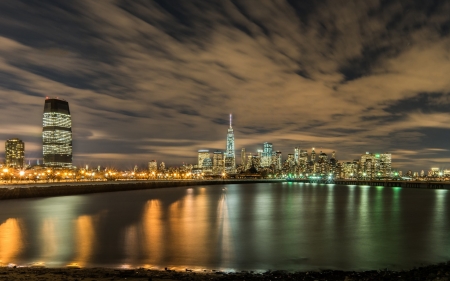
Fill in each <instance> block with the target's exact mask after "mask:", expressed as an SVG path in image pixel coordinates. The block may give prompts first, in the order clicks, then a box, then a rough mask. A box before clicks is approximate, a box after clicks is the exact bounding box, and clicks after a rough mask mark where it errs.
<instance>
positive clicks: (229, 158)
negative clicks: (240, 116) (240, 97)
mask: <svg viewBox="0 0 450 281" xmlns="http://www.w3.org/2000/svg"><path fill="white" fill-rule="evenodd" d="M225 172H227V173H229V174H234V173H236V155H235V151H234V131H233V127H232V115H231V114H230V128H228V134H227V150H226V152H225Z"/></svg>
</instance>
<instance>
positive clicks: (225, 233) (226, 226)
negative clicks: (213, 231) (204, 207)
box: [217, 187, 234, 266]
mask: <svg viewBox="0 0 450 281" xmlns="http://www.w3.org/2000/svg"><path fill="white" fill-rule="evenodd" d="M217 214H218V219H219V224H218V225H219V229H218V230H219V231H218V243H219V245H218V248H219V249H220V251H219V252H220V259H221V265H222V266H226V265H227V264H231V262H232V260H233V259H234V244H233V239H232V238H233V237H232V231H231V225H230V217H229V212H228V204H227V195H226V187H224V189H223V193H222V197H221V200H220V203H219V206H218V210H217Z"/></svg>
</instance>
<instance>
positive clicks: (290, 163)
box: [286, 154, 295, 167]
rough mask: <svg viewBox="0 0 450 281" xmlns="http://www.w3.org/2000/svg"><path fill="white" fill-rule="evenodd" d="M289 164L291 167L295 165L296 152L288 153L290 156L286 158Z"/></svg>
mask: <svg viewBox="0 0 450 281" xmlns="http://www.w3.org/2000/svg"><path fill="white" fill-rule="evenodd" d="M286 162H287V164H288V165H289V167H293V166H294V165H295V157H294V154H288V157H287V159H286Z"/></svg>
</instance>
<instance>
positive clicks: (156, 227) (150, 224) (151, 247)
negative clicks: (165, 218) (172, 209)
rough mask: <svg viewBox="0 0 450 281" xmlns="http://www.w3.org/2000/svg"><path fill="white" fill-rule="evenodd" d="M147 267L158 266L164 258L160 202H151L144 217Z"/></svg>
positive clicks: (148, 203)
mask: <svg viewBox="0 0 450 281" xmlns="http://www.w3.org/2000/svg"><path fill="white" fill-rule="evenodd" d="M143 227H144V233H145V243H144V245H145V247H146V255H145V257H146V260H145V263H147V264H148V265H147V266H152V265H155V264H158V263H159V262H160V260H161V258H162V252H163V249H162V246H163V224H162V205H161V203H160V202H159V200H155V199H153V200H150V201H148V202H147V204H146V208H145V213H144V216H143Z"/></svg>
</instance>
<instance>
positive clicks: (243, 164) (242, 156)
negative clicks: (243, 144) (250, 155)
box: [241, 148, 246, 167]
mask: <svg viewBox="0 0 450 281" xmlns="http://www.w3.org/2000/svg"><path fill="white" fill-rule="evenodd" d="M245 160H246V159H245V148H242V150H241V165H242V166H244V167H245Z"/></svg>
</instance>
